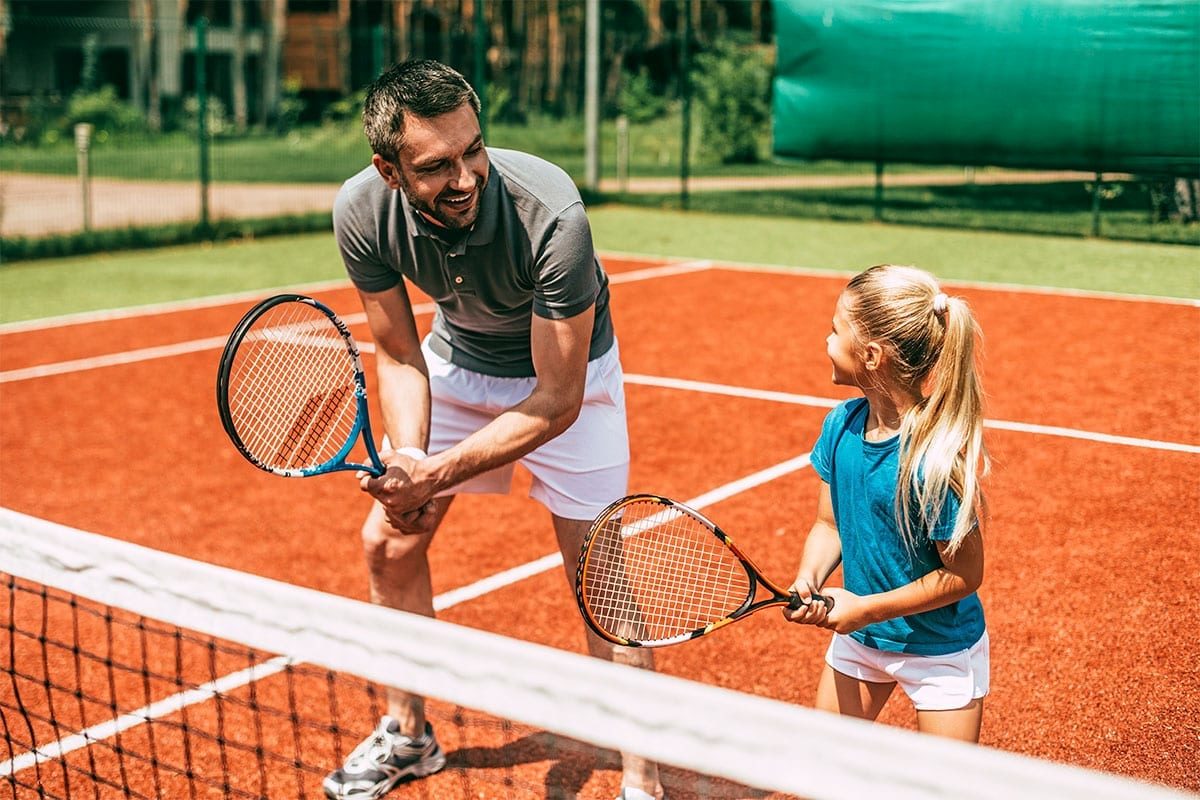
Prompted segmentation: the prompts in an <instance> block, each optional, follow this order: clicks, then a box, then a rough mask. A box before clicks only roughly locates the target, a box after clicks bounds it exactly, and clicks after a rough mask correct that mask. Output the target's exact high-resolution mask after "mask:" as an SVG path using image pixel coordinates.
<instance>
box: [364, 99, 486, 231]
mask: <svg viewBox="0 0 1200 800" xmlns="http://www.w3.org/2000/svg"><path fill="white" fill-rule="evenodd" d="M372 162H373V163H374V164H375V168H376V169H378V170H379V173H380V174H381V175H382V176H383V178H384V180H386V181H387V183H388V185H389V186H390V187H391V188H393V189H400V190H402V191H403V192H404V195H405V196H406V197H407V198H408V202H409V203H410V204H411V205H412V207H413V208H415V209H416V210H417V211H419V212H421V213H422V214H423V215H424V216H425V217H426V218H427V219H429V220H430V221H431V222H434V223H435V224H438V225H441V226H443V227H445V228H449V229H450V230H463V229H465V228H469V227H471V225H473V224H474V223H475V219H476V217H478V216H479V203H480V198H481V196H482V195H483V187H484V186H486V185H487V178H488V157H487V151H486V150H484V148H483V135H482V133H481V132H480V130H479V118H478V117H477V116H476V115H475V111H474V110H473V109H472V108H471V106H470V105H468V104H467V103H463V104H462V105H461V106H459V107H458V108H456V109H455V110H453V111H448V112H446V113H445V114H440V115H438V116H436V117H430V118H428V119H424V118H422V117H418V116H415V115H413V114H410V113H406V114H405V117H404V147H403V148H402V149H401V150H400V155H399V158H398V162H399V163H397V164H391V163H389V162H387V161H384V160H383V159H382V158H381V157H380V156H378V155H376V156H375V157H374V158H373V159H372Z"/></svg>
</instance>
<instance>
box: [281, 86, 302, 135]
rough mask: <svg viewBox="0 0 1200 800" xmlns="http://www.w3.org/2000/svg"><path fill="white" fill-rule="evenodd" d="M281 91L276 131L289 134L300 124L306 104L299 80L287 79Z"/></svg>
mask: <svg viewBox="0 0 1200 800" xmlns="http://www.w3.org/2000/svg"><path fill="white" fill-rule="evenodd" d="M281 89H282V91H281V92H280V97H279V108H278V109H277V111H276V114H275V131H276V132H277V133H289V132H291V131H292V130H293V129H295V127H296V126H297V124H299V122H300V115H301V114H303V113H304V107H305V105H306V103H305V102H304V100H303V98H301V97H300V79H299V78H285V79H284V80H283V84H282V86H281Z"/></svg>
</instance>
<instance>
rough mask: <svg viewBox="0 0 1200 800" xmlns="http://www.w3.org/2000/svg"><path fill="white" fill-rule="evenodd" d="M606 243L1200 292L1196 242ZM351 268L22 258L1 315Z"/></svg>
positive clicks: (721, 238) (725, 231)
mask: <svg viewBox="0 0 1200 800" xmlns="http://www.w3.org/2000/svg"><path fill="white" fill-rule="evenodd" d="M591 219H592V228H593V232H594V236H595V240H596V243H597V246H598V247H599V248H600V249H602V250H608V251H620V252H627V253H645V254H651V255H661V256H670V257H680V258H705V259H712V260H714V261H732V262H741V263H758V264H778V265H785V266H796V267H804V268H808V269H825V270H834V271H839V272H845V271H857V270H859V269H862V268H863V267H866V266H869V265H871V264H875V263H880V262H884V261H890V262H895V263H906V264H915V265H917V266H921V267H924V268H926V269H929V270H931V271H933V272H935V273H936V274H938V275H939V276H941V277H942V278H944V279H953V280H969V281H984V282H997V283H1014V284H1027V285H1036V286H1052V287H1065V288H1077V289H1088V290H1095V291H1105V292H1118V293H1128V294H1148V295H1160V296H1165V297H1185V298H1200V267H1198V265H1197V251H1196V249H1195V248H1191V247H1184V246H1177V245H1161V244H1143V243H1135V242H1117V241H1108V240H1097V239H1080V238H1066V237H1052V236H1033V235H1019V234H1006V233H993V232H981V231H962V230H945V229H937V228H923V227H915V226H894V225H881V224H875V223H858V222H824V221H815V220H805V219H789V218H782V217H760V216H746V215H729V214H712V213H706V212H697V211H691V212H681V211H670V210H659V209H647V208H638V207H631V206H621V205H609V206H600V207H598V208H594V209H592V211H591ZM343 277H344V272H343V271H342V266H341V261H340V259H339V258H338V255H337V251H336V248H335V246H334V243H333V237H332V236H331V235H330V234H328V233H322V234H309V235H303V236H290V237H279V238H270V239H259V240H254V241H241V242H229V243H220V244H213V245H194V246H185V247H174V248H165V249H160V250H146V251H132V252H119V253H113V254H103V255H89V256H81V257H75V258H64V259H47V260H40V261H21V262H15V263H11V264H8V265H5V266H3V267H0V322H11V321H15V320H25V319H34V318H39V317H45V316H55V315H59V314H67V313H72V312H78V311H88V310H94V309H102V308H114V307H125V306H133V305H140V304H145V303H154V302H163V301H169V300H176V299H183V298H190V297H203V296H209V295H218V294H225V293H229V292H236V291H242V290H251V289H265V288H269V287H280V286H287V285H293V284H298V283H307V282H311V281H320V280H328V279H340V278H343Z"/></svg>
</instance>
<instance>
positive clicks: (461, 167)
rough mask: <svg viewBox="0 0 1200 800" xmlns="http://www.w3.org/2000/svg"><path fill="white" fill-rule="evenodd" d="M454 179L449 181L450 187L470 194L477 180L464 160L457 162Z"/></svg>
mask: <svg viewBox="0 0 1200 800" xmlns="http://www.w3.org/2000/svg"><path fill="white" fill-rule="evenodd" d="M455 166H456V170H455V173H454V177H453V178H451V179H450V185H451V186H452V187H453V188H454V189H457V190H458V191H460V192H470V191H472V190H474V188H475V184H476V183H477V182H478V179H477V178H476V177H475V173H474V172H473V171H472V170H471V167H470V166H469V165H468V164H467V162H466V161H465V160H463V161H459V162H458V163H457V164H456V165H455Z"/></svg>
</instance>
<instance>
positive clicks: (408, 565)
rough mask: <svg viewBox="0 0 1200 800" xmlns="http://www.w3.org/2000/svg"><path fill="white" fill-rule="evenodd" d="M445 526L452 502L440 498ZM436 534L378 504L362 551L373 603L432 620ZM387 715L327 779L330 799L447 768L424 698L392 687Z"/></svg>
mask: <svg viewBox="0 0 1200 800" xmlns="http://www.w3.org/2000/svg"><path fill="white" fill-rule="evenodd" d="M436 502H437V504H438V505H437V508H436V510H435V513H436V514H437V517H436V524H435V525H434V531H436V530H437V526H438V525H440V524H441V521H442V518H443V517H444V516H445V514H446V510H447V509H448V508H449V506H450V498H444V499H442V500H438V501H436ZM433 535H434V534H433V533H427V534H422V535H413V534H406V533H401V532H400V531H398V530H396V529H395V528H393V527H392V526H391V525H390V524H389V523H388V521H387V517H386V515H385V514H384V511H383V506H381V505H379V504H378V503H376V504H375V505H374V506H373V507H372V508H371V513H370V514H368V515H367V520H366V522H364V523H363V527H362V539H363V550H364V551H365V553H366V557H367V569H368V572H369V573H370V582H371V601H372V602H374V603H378V604H380V605H384V606H388V607H390V608H396V609H400V610H402V611H409V612H412V613H414V614H424V615H425V616H427V617H432V616H433V589H432V586H431V583H430V580H429V560H428V558H427V553H428V550H429V542H430V540H431V539H433ZM387 692H388V713H387V715H386V716H384V717H383V718H382V719H380V720H379V721H378V724H377V725H376V727H375V730H374V731H373V732H372V733H371V735H369V736H368V737H367V738H366V739H364V740H363V741H362V743H361V744H359V745H358V747H356V748H354V750H353V751H352V752H351V753H350V754H349V755H348V756H346V760H345V761H344V762H343V764H342V766H341V767H340V768H338V769H335V770H333V771H332V772H330V773H329V774H328V775H326V776H325V780H324V782H323V786H324V789H325V796H326V797H328V798H331V800H351V799H352V798H354V799H355V800H357V799H359V798H364V797H380V796H382V795H383V794H384V793H386V792H387V791H389V790H390V789H391V788H392V787H394V786H395V785H396V784H397V783H399V782H400V781H402V780H405V779H407V778H410V777H413V778H421V777H424V776H426V775H432V774H433V773H435V772H437V771H438V770H440V769H442V768H443V767H444V766H445V765H446V756H445V754H444V753H443V752H442V749H441V747H440V746H439V745H438V743H437V738H436V737H435V736H434V735H433V729H432V728H431V727H430V726H429V725H428V724H427V723H426V721H425V698H423V697H421V696H420V695H415V694H410V693H409V692H404V691H400V690H399V689H392V688H389V689H388V690H387Z"/></svg>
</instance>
